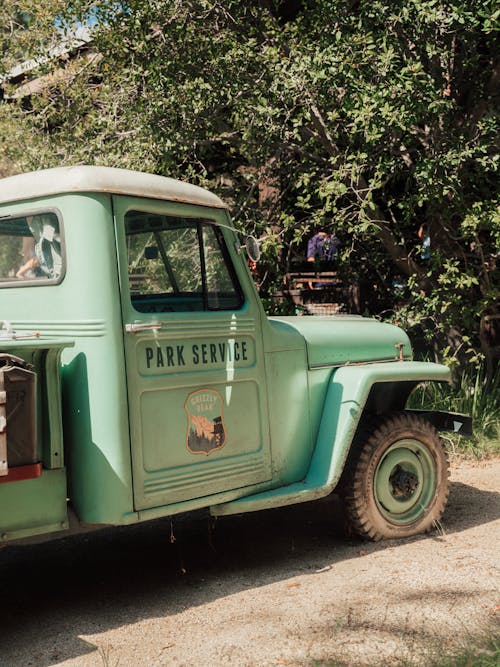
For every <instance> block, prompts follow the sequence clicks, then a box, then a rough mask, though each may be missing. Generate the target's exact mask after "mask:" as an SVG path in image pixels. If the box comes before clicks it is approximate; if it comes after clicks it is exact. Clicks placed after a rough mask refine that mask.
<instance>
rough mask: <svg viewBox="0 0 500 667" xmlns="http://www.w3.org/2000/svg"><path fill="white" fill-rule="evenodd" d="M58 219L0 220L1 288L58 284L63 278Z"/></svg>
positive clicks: (40, 215) (45, 215) (47, 215)
mask: <svg viewBox="0 0 500 667" xmlns="http://www.w3.org/2000/svg"><path fill="white" fill-rule="evenodd" d="M61 235H62V229H61V223H60V219H59V215H58V214H57V213H56V212H54V211H42V212H37V213H30V214H26V215H23V216H16V217H6V218H0V287H13V286H16V287H18V286H24V285H26V286H28V285H38V284H46V283H58V282H60V281H61V280H62V278H63V275H64V252H63V242H62V238H61Z"/></svg>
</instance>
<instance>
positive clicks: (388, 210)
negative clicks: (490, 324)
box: [0, 0, 500, 345]
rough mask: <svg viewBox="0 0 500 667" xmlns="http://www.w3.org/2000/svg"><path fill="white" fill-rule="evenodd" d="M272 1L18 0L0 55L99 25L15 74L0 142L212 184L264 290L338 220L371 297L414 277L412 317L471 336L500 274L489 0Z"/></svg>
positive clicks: (18, 149) (25, 52) (28, 52)
mask: <svg viewBox="0 0 500 667" xmlns="http://www.w3.org/2000/svg"><path fill="white" fill-rule="evenodd" d="M279 4H280V3H264V2H261V1H258V0H254V1H252V2H248V3H242V2H240V1H237V0H228V1H227V2H224V3H214V2H212V1H210V0H190V1H189V2H183V1H181V0H173V1H172V0H152V1H151V2H148V3H145V2H143V1H142V0H127V2H125V3H116V2H114V1H112V0H99V1H96V2H90V1H88V0H66V1H65V2H62V0H59V1H57V0H50V2H42V1H41V0H23V1H22V2H21V0H7V2H5V3H4V4H3V5H2V7H1V8H0V18H1V19H2V20H1V21H0V25H2V26H5V27H4V29H3V32H1V31H0V36H1V38H2V39H3V42H2V43H3V50H2V52H1V55H0V69H1V68H3V71H8V69H9V67H11V66H12V64H13V60H12V57H11V55H10V54H11V53H15V57H16V59H17V61H19V60H21V61H22V60H29V59H30V58H34V57H36V56H37V55H40V54H45V56H47V45H49V44H52V43H53V41H54V39H55V38H56V39H57V35H59V36H60V33H61V30H62V28H63V27H64V30H65V31H68V30H71V29H72V27H73V28H74V27H75V26H76V25H78V22H82V21H83V22H85V21H87V23H89V24H90V26H91V27H92V31H93V42H92V44H91V45H90V46H89V47H87V48H84V49H80V50H76V51H75V50H73V51H72V52H71V54H69V55H68V56H67V57H65V58H64V59H59V58H57V57H56V58H52V57H51V58H45V61H44V63H43V64H42V66H41V67H40V69H39V72H38V73H40V74H42V73H47V72H50V74H51V76H50V77H49V78H48V79H44V80H43V83H41V85H39V86H38V87H37V93H36V94H31V95H27V94H26V92H22V93H21V92H20V89H19V84H20V81H19V80H13V81H11V83H10V84H4V87H5V90H6V91H7V92H8V99H4V100H3V101H1V102H0V132H1V131H2V128H3V141H2V142H1V143H0V151H1V152H0V160H1V161H3V162H4V163H9V164H10V165H11V167H10V168H11V169H12V168H13V169H15V170H17V171H19V170H22V169H32V168H39V167H41V166H50V165H53V164H70V163H74V162H85V163H98V164H109V165H119V166H125V167H132V168H138V169H146V170H149V171H153V172H157V173H163V174H166V175H169V176H173V177H177V178H181V179H186V180H190V181H194V182H196V183H199V184H200V185H203V186H206V187H209V188H211V189H213V190H215V191H217V192H218V193H219V194H221V195H222V196H223V197H224V198H225V199H226V200H227V201H229V202H230V204H231V207H232V210H233V214H234V216H235V218H236V220H237V223H238V224H239V225H240V226H241V227H242V228H243V229H248V230H249V231H252V232H256V233H257V234H264V233H266V234H267V236H266V241H265V244H264V249H265V251H266V252H267V253H268V257H269V265H268V268H269V271H267V273H266V275H267V276H268V278H267V280H268V282H267V283H266V285H264V288H265V289H268V290H270V291H272V290H273V288H274V286H275V285H276V284H277V285H279V273H280V271H283V270H284V268H285V267H286V265H287V262H289V261H291V260H292V259H293V258H294V257H296V258H303V257H304V252H305V244H306V239H307V237H308V236H309V234H310V233H311V230H312V228H313V227H314V226H315V225H317V226H327V227H329V228H335V230H336V233H337V235H339V236H340V238H341V240H342V252H343V264H342V265H341V268H342V270H345V275H346V280H350V276H351V275H362V276H364V279H365V280H366V284H367V286H368V288H367V289H368V293H369V295H370V299H369V300H368V301H367V308H368V309H369V310H370V311H371V312H375V313H376V312H378V311H379V310H383V309H385V308H388V307H392V306H393V305H394V290H393V286H392V284H393V282H394V281H396V282H401V280H403V281H404V280H406V281H407V283H406V287H405V290H406V291H405V294H406V295H407V296H408V298H409V300H408V302H407V303H406V309H405V311H404V312H405V313H406V315H407V317H408V321H414V320H416V319H418V318H421V317H424V314H425V317H431V316H432V318H433V320H436V321H437V322H438V324H439V326H437V327H436V331H439V332H441V331H445V330H446V328H448V329H449V328H452V327H455V328H458V329H460V331H461V332H462V333H461V334H460V335H462V334H463V335H469V334H470V335H471V336H472V338H474V333H473V332H474V331H475V330H476V329H477V326H478V321H479V318H478V316H477V315H478V313H479V310H480V309H481V308H483V307H485V305H486V304H487V303H490V302H491V300H492V298H493V297H492V295H493V294H494V290H495V289H497V288H498V284H497V282H496V281H497V280H498V279H497V278H496V277H495V275H496V269H495V267H496V263H497V261H498V259H497V256H496V252H497V251H496V248H498V244H499V236H500V232H499V223H498V182H499V180H498V164H499V158H498V147H497V144H496V141H497V136H498V129H499V128H498V116H497V111H496V110H497V108H498V89H497V87H496V86H495V81H496V79H495V76H494V75H495V72H496V71H497V68H498V64H497V60H496V59H497V53H498V45H497V43H496V41H495V33H494V29H495V27H496V24H497V22H498V10H497V8H496V5H495V3H494V2H493V1H492V0H487V1H486V2H485V1H484V0H481V1H479V0H473V2H470V1H467V2H466V0H451V1H450V2H446V3H445V2H443V1H442V0H411V2H408V0H393V1H392V2H390V3H388V2H384V1H382V0H362V1H361V2H358V3H354V4H353V3H352V2H347V0H316V1H315V2H309V1H308V0H304V2H303V3H302V6H303V10H302V11H299V12H298V14H297V15H295V16H293V15H292V18H289V17H288V18H285V17H284V15H280V13H279V12H280V9H279V7H278V5H279ZM284 5H286V3H281V5H280V6H281V7H282V9H283V7H284ZM10 26H13V27H12V28H11V27H10ZM12 46H15V48H14V49H12V48H10V47H12ZM54 74H56V76H53V75H54ZM31 77H32V78H35V77H36V74H35V72H33V74H30V78H31ZM15 95H18V97H17V98H15V99H14V96H15ZM13 128H14V129H13ZM0 136H1V135H0ZM11 136H13V137H14V139H13V140H12V141H9V137H11ZM12 165H14V167H12ZM422 224H426V225H428V227H429V230H430V238H431V259H430V261H427V260H422V256H421V254H422V253H421V240H420V239H419V237H418V230H419V228H420V226H421V225H422ZM266 230H267V231H266ZM464 322H467V325H466V329H467V331H466V330H465V328H464V327H465V325H464V324H463V323H464ZM439 335H441V334H439ZM443 335H444V334H443ZM459 338H460V337H458V339H457V340H459ZM459 344H460V343H457V345H459Z"/></svg>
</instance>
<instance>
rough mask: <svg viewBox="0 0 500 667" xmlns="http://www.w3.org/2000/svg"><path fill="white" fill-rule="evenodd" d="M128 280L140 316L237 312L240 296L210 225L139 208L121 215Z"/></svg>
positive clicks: (220, 242)
mask: <svg viewBox="0 0 500 667" xmlns="http://www.w3.org/2000/svg"><path fill="white" fill-rule="evenodd" d="M125 234H126V246H127V264H128V281H129V288H130V297H131V302H132V306H133V308H134V309H135V310H136V311H138V312H141V313H162V312H179V311H208V310H237V309H239V308H241V307H242V305H243V301H244V299H243V293H242V290H241V288H240V285H239V283H238V281H237V278H236V275H235V273H234V269H233V266H232V263H231V261H230V257H229V253H228V250H227V247H226V244H225V241H224V237H223V235H222V232H221V230H220V229H219V228H218V227H217V226H216V224H214V222H213V221H210V220H206V219H203V218H183V217H179V216H172V215H162V214H158V213H148V212H144V211H139V210H132V211H128V212H127V213H126V214H125Z"/></svg>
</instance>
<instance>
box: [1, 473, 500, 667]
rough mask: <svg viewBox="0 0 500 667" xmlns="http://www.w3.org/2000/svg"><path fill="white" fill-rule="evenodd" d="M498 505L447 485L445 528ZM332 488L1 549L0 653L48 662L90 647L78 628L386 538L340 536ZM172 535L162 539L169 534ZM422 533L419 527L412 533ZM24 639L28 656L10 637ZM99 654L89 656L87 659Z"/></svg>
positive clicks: (269, 577)
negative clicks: (271, 506)
mask: <svg viewBox="0 0 500 667" xmlns="http://www.w3.org/2000/svg"><path fill="white" fill-rule="evenodd" d="M499 517H500V494H496V493H493V492H488V491H481V490H478V489H476V488H473V487H470V486H467V485H465V484H460V483H454V484H452V485H451V494H450V501H449V506H448V510H447V512H446V514H445V517H444V520H443V523H444V525H445V529H446V532H447V533H448V534H449V533H454V532H460V531H463V530H466V529H468V528H470V527H473V526H476V525H481V524H484V523H488V522H489V521H493V520H495V519H497V518H499ZM342 525H343V520H342V515H341V508H340V504H339V502H338V501H337V499H336V498H335V497H331V498H327V499H325V500H323V501H319V502H316V503H308V504H304V505H297V506H293V507H288V508H283V509H280V510H270V511H267V512H260V513H254V514H248V515H241V516H235V517H224V518H221V519H218V520H217V521H216V522H214V521H213V519H209V518H208V517H207V516H206V515H200V514H196V515H190V516H187V517H183V518H180V519H176V520H175V521H174V523H173V531H171V523H170V521H169V520H161V521H155V522H151V523H148V524H143V525H138V526H133V527H127V528H116V529H106V530H102V531H99V532H96V533H92V534H89V535H86V536H78V537H73V538H68V539H64V540H58V541H56V542H51V543H47V544H41V545H37V546H31V547H19V546H9V547H7V548H5V549H3V550H2V552H0V587H1V590H2V599H3V604H2V611H1V623H0V641H1V645H2V659H1V663H2V665H4V666H5V667H7V666H17V665H21V664H22V665H23V667H24V666H25V665H28V664H32V665H36V666H37V667H48V666H49V665H54V664H57V663H59V662H62V661H63V660H67V659H69V658H72V657H76V656H81V655H84V654H86V653H90V652H93V651H95V647H94V646H93V645H91V644H89V643H88V642H85V641H84V640H82V639H81V638H80V636H81V635H89V634H95V633H100V632H105V631H106V630H108V629H112V628H115V627H119V626H122V625H124V624H127V623H134V622H137V621H140V620H144V619H148V618H155V617H163V616H168V615H172V614H177V613H180V612H181V611H183V610H185V609H187V608H190V607H194V606H198V605H202V604H205V603H207V602H210V601H212V600H214V599H218V598H220V597H223V596H228V595H231V594H233V593H236V592H239V591H242V590H245V589H248V588H255V587H259V586H264V585H268V584H271V583H273V582H275V581H280V580H286V579H289V578H292V577H295V576H298V575H301V574H307V573H312V572H315V571H317V570H321V569H322V568H325V567H328V566H331V565H332V564H334V563H337V562H339V561H346V560H350V559H352V558H358V557H359V554H360V549H369V551H370V553H373V552H374V551H380V550H384V549H386V548H387V547H388V546H389V547H390V548H394V546H397V545H398V544H399V542H397V541H392V542H390V543H378V544H369V545H366V544H362V543H360V542H359V541H355V540H352V539H350V538H347V537H345V535H344V533H343V530H342ZM172 535H173V537H174V538H175V541H172V537H171V536H172ZM416 539H425V538H416ZM26 646H30V647H31V648H30V659H32V661H31V662H29V661H26V653H25V654H24V656H23V658H22V661H21V662H20V661H19V660H20V658H19V648H20V647H26ZM97 664H99V662H97Z"/></svg>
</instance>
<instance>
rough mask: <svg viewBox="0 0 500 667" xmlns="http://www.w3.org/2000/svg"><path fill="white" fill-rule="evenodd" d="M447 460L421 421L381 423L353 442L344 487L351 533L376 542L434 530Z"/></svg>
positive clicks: (398, 418)
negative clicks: (354, 445) (354, 446)
mask: <svg viewBox="0 0 500 667" xmlns="http://www.w3.org/2000/svg"><path fill="white" fill-rule="evenodd" d="M448 473H449V463H448V455H447V453H446V450H445V448H444V445H443V443H442V441H441V439H440V438H439V435H438V433H437V431H436V429H435V428H434V427H433V426H432V425H431V424H430V423H429V422H427V421H426V420H425V419H423V418H422V417H417V416H415V415H410V414H405V413H400V414H395V415H391V416H388V417H385V418H382V419H380V420H378V421H377V422H375V423H374V424H372V425H371V428H367V429H366V430H364V431H363V432H362V433H361V434H360V437H359V438H357V442H356V450H355V452H354V456H353V458H352V459H351V461H350V463H349V464H348V467H347V469H346V473H345V475H344V480H343V483H342V495H343V500H344V505H345V509H346V512H347V519H348V523H349V525H350V527H351V528H352V529H353V531H354V532H355V533H357V534H358V535H360V536H362V537H364V538H367V539H371V540H374V541H378V540H381V539H384V538H386V539H387V538H401V537H409V536H410V535H417V534H418V533H424V532H427V531H429V530H432V529H433V528H435V527H436V523H437V522H438V521H439V519H440V517H441V515H442V513H443V511H444V508H445V506H446V501H447V499H448V491H449V490H448Z"/></svg>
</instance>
